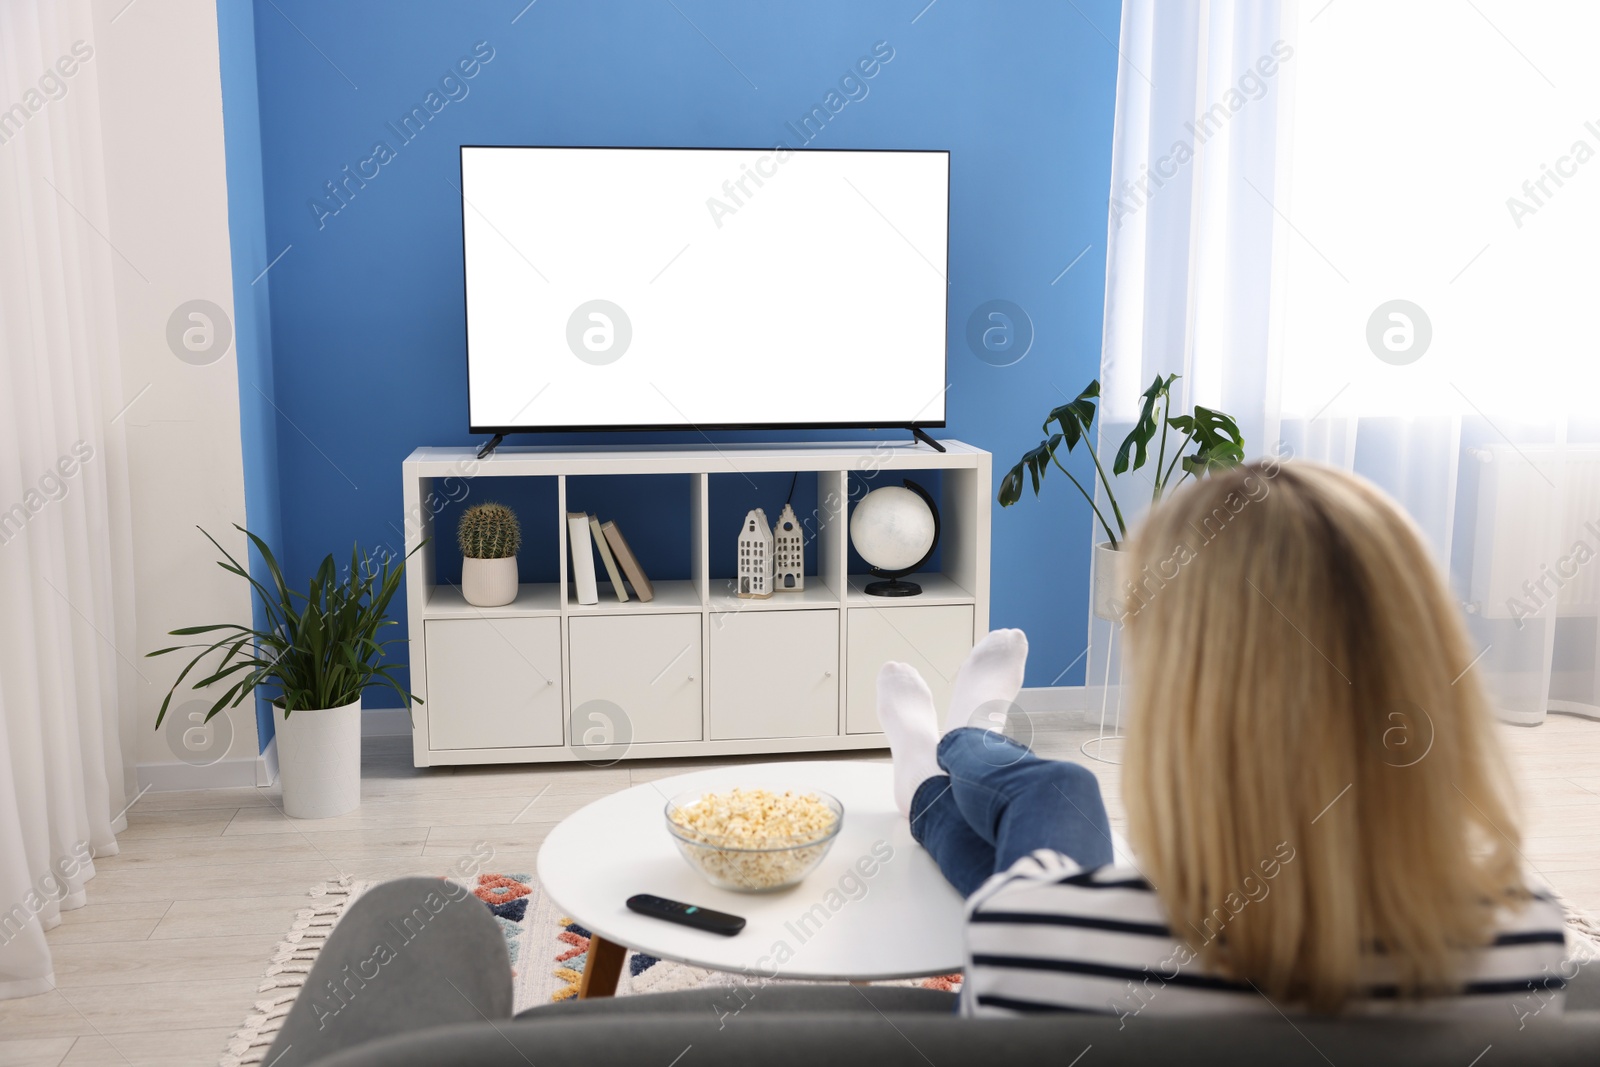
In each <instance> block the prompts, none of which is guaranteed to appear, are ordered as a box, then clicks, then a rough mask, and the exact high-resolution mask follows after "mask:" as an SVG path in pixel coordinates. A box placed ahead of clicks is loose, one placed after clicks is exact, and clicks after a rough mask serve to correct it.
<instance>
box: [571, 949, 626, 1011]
mask: <svg viewBox="0 0 1600 1067" xmlns="http://www.w3.org/2000/svg"><path fill="white" fill-rule="evenodd" d="M627 955H628V949H627V946H625V945H619V944H616V943H615V942H613V941H607V940H606V939H605V938H603V937H599V936H591V937H590V938H589V958H588V960H587V961H586V962H585V963H584V965H583V977H582V978H581V979H580V980H579V981H578V998H579V999H580V1000H582V999H587V998H588V997H609V996H613V995H614V994H615V993H616V991H617V980H618V979H619V978H621V977H622V961H623V960H624V959H625V958H626V957H627Z"/></svg>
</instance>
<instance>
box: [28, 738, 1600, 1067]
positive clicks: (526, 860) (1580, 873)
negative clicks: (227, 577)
mask: <svg viewBox="0 0 1600 1067" xmlns="http://www.w3.org/2000/svg"><path fill="white" fill-rule="evenodd" d="M1092 733H1093V731H1089V730H1075V729H1048V728H1046V727H1045V725H1044V723H1043V722H1040V724H1039V732H1038V733H1037V735H1036V736H1035V738H1034V745H1035V747H1036V748H1037V749H1038V750H1039V751H1040V752H1041V753H1042V754H1046V755H1051V756H1056V757H1060V758H1073V759H1082V757H1081V755H1080V754H1079V750H1078V746H1079V744H1080V743H1081V742H1082V741H1084V740H1085V739H1087V738H1088V737H1089V736H1091V735H1092ZM1501 733H1502V736H1503V738H1504V741H1505V744H1506V746H1507V749H1508V751H1509V752H1510V753H1511V758H1512V761H1513V765H1514V766H1515V768H1516V770H1517V774H1518V780H1519V781H1520V783H1521V785H1522V789H1523V794H1524V803H1525V806H1526V827H1525V832H1526V834H1527V844H1526V847H1525V849H1524V851H1525V854H1526V856H1527V859H1528V862H1529V863H1530V865H1531V866H1532V867H1533V868H1534V869H1535V870H1537V871H1538V872H1539V873H1541V874H1543V875H1544V877H1545V878H1546V879H1547V880H1548V881H1549V882H1550V883H1552V884H1553V885H1555V886H1556V888H1557V889H1559V890H1560V891H1561V892H1562V893H1564V894H1565V895H1566V896H1567V897H1568V898H1570V899H1571V900H1573V901H1574V902H1576V903H1577V904H1578V905H1580V906H1581V907H1584V908H1586V909H1588V910H1589V911H1591V912H1595V913H1600V722H1593V721H1589V720H1584V719H1577V718H1572V717H1568V716H1561V715H1553V716H1551V717H1550V718H1549V719H1548V720H1547V721H1546V723H1545V724H1544V725H1543V726H1540V727H1536V728H1532V729H1526V728H1517V727H1503V728H1502V730H1501ZM865 755H866V756H867V757H868V758H875V759H881V758H883V754H882V753H866V754H865ZM845 758H848V757H845ZM713 762H715V761H707V760H694V761H689V760H675V761H638V762H634V763H622V764H618V765H616V766H614V767H610V768H606V769H592V768H587V767H580V768H565V769H540V768H538V767H501V768H457V769H449V768H444V769H435V770H428V771H418V770H416V769H414V768H413V767H412V766H411V743H410V739H409V738H376V739H373V738H369V739H367V741H366V742H365V751H364V761H363V763H364V767H363V783H362V804H361V808H360V809H359V810H358V811H356V812H354V813H352V814H350V815H346V816H342V817H340V818H337V819H329V820H326V821H322V822H316V823H299V822H293V821H291V820H289V819H287V818H285V817H284V816H283V815H282V814H281V813H280V812H279V811H278V809H277V807H276V805H277V803H278V796H277V793H276V791H275V790H254V789H236V790H209V791H203V792H193V793H149V794H146V795H145V796H144V797H143V798H142V799H141V800H140V801H139V802H138V803H137V804H136V805H135V806H134V808H133V809H132V810H131V811H130V812H129V815H128V821H129V828H128V830H127V832H126V833H124V834H123V835H122V836H121V838H120V839H119V843H120V845H121V855H118V856H114V857H109V858H103V859H101V860H98V861H96V867H97V869H98V872H99V873H98V874H97V876H96V877H95V878H94V880H93V881H92V882H91V883H90V884H89V900H90V904H89V906H88V907H86V908H82V909H80V910H78V911H74V912H69V913H67V914H66V916H65V918H64V921H63V922H62V924H61V926H59V927H58V928H56V929H55V930H53V931H51V932H50V935H49V939H50V945H51V950H52V951H53V953H54V955H55V963H56V979H57V983H58V988H57V990H55V991H54V992H51V993H47V994H44V995H42V996H38V997H30V998H27V999H25V1000H11V1001H0V1067H14V1065H24V1064H25V1065H28V1067H58V1065H62V1067H64V1065H73V1067H87V1065H91V1064H93V1065H99V1064H106V1065H123V1067H128V1065H135V1064H137V1065H143V1064H161V1065H167V1067H177V1065H184V1064H195V1065H202V1067H209V1065H213V1064H215V1063H216V1062H217V1059H218V1057H219V1056H220V1054H221V1051H222V1046H223V1042H224V1040H225V1039H226V1038H227V1037H228V1036H229V1035H230V1034H231V1033H232V1032H233V1031H234V1030H235V1029H236V1028H237V1027H238V1026H239V1024H240V1022H241V1021H242V1020H243V1018H244V1016H245V1014H246V1012H247V1011H248V1010H249V1009H250V1007H251V1005H252V1003H253V1002H254V1001H255V999H256V997H257V993H256V986H257V984H258V983H259V981H260V978H261V974H262V971H263V969H264V968H265V965H266V961H267V957H268V955H269V953H270V952H271V951H272V949H273V947H274V946H275V945H276V944H277V941H278V939H279V938H280V937H281V936H282V935H283V934H284V932H285V931H287V930H288V928H289V924H290V923H291V922H292V920H293V918H294V913H295V911H296V910H297V909H298V908H300V907H302V906H303V905H304V904H305V902H306V891H307V889H308V887H309V886H311V885H312V884H313V883H315V882H322V881H326V880H329V879H333V878H337V877H338V876H340V875H341V874H347V875H351V876H353V877H356V878H361V879H385V878H395V877H399V876H402V875H408V874H440V873H442V872H443V871H444V870H445V869H446V868H447V867H449V866H451V865H452V864H453V863H454V862H455V861H456V860H457V859H460V858H462V857H465V856H467V855H468V854H469V850H470V848H471V847H472V845H473V844H474V843H475V842H479V841H487V842H488V843H489V844H490V845H492V846H493V848H494V849H495V854H496V858H495V860H494V862H493V864H492V866H493V867H498V868H501V869H512V868H517V869H521V870H531V869H532V868H533V866H534V857H535V853H536V852H537V851H538V848H539V844H540V842H542V841H543V840H544V836H545V834H546V833H547V832H548V831H549V829H550V827H551V826H553V825H554V824H555V823H556V822H558V821H559V820H560V819H561V818H562V817H563V816H565V815H567V814H569V813H570V812H572V811H575V810H576V809H577V808H579V807H581V806H583V805H584V804H586V803H588V802H589V801H591V800H594V799H595V798H597V797H600V796H603V795H605V794H607V793H610V792H613V791H615V790H618V789H623V788H625V787H627V786H629V785H632V784H636V783H639V782H643V781H646V780H649V779H651V778H659V777H663V776H665V775H670V774H677V773H681V772H682V771H684V770H687V769H690V768H693V767H698V766H705V765H709V764H711V763H713ZM1090 766H1092V767H1093V768H1094V769H1095V770H1096V771H1097V772H1099V773H1100V775H1101V781H1102V783H1103V784H1104V787H1105V792H1106V797H1107V806H1108V808H1109V810H1110V813H1111V818H1112V822H1113V824H1115V825H1117V826H1119V827H1120V826H1121V824H1122V803H1121V796H1120V775H1119V774H1118V768H1116V767H1114V766H1106V765H1104V764H1099V763H1090ZM535 798H537V799H535ZM530 801H531V803H530Z"/></svg>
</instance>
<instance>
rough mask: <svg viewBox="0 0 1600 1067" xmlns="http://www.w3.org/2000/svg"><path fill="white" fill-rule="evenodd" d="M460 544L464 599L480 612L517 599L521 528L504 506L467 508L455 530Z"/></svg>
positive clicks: (486, 503)
mask: <svg viewBox="0 0 1600 1067" xmlns="http://www.w3.org/2000/svg"><path fill="white" fill-rule="evenodd" d="M456 539H457V540H458V541H459V542H460V543H461V595H462V596H463V597H465V598H466V601H467V603H468V604H471V605H473V606H474V607H479V608H497V607H500V606H501V605H502V604H509V603H511V602H512V601H513V600H515V599H517V549H518V548H519V547H521V545H522V526H521V524H520V523H518V522H517V513H516V512H514V511H512V510H511V509H510V508H508V507H506V506H505V505H504V504H496V503H493V502H485V503H482V504H475V505H473V506H472V507H470V508H468V509H467V510H466V511H465V512H464V513H463V514H462V516H461V524H460V525H459V526H457V527H456Z"/></svg>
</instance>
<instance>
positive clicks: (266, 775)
mask: <svg viewBox="0 0 1600 1067" xmlns="http://www.w3.org/2000/svg"><path fill="white" fill-rule="evenodd" d="M277 780H278V737H277V735H276V734H274V735H273V737H272V740H271V741H268V742H267V747H266V748H264V749H262V750H261V755H259V756H257V757H256V785H257V786H258V787H261V786H269V785H271V784H272V783H273V782H276V781H277Z"/></svg>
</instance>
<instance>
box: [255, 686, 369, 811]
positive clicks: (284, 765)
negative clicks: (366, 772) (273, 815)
mask: <svg viewBox="0 0 1600 1067" xmlns="http://www.w3.org/2000/svg"><path fill="white" fill-rule="evenodd" d="M272 720H273V725H274V726H276V727H277V737H278V778H279V780H280V781H282V782H283V810H284V813H285V814H287V815H289V816H290V817H291V818H295V819H329V818H332V817H333V816H335V815H343V814H345V813H346V812H351V811H355V810H356V808H358V807H359V806H360V805H361V701H359V700H357V701H356V702H355V703H354V704H346V705H345V706H344V707H342V708H329V709H327V710H326V711H312V710H309V709H307V710H299V711H296V712H294V713H293V714H291V715H284V713H283V708H281V707H279V706H278V705H276V704H274V705H273V707H272Z"/></svg>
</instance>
